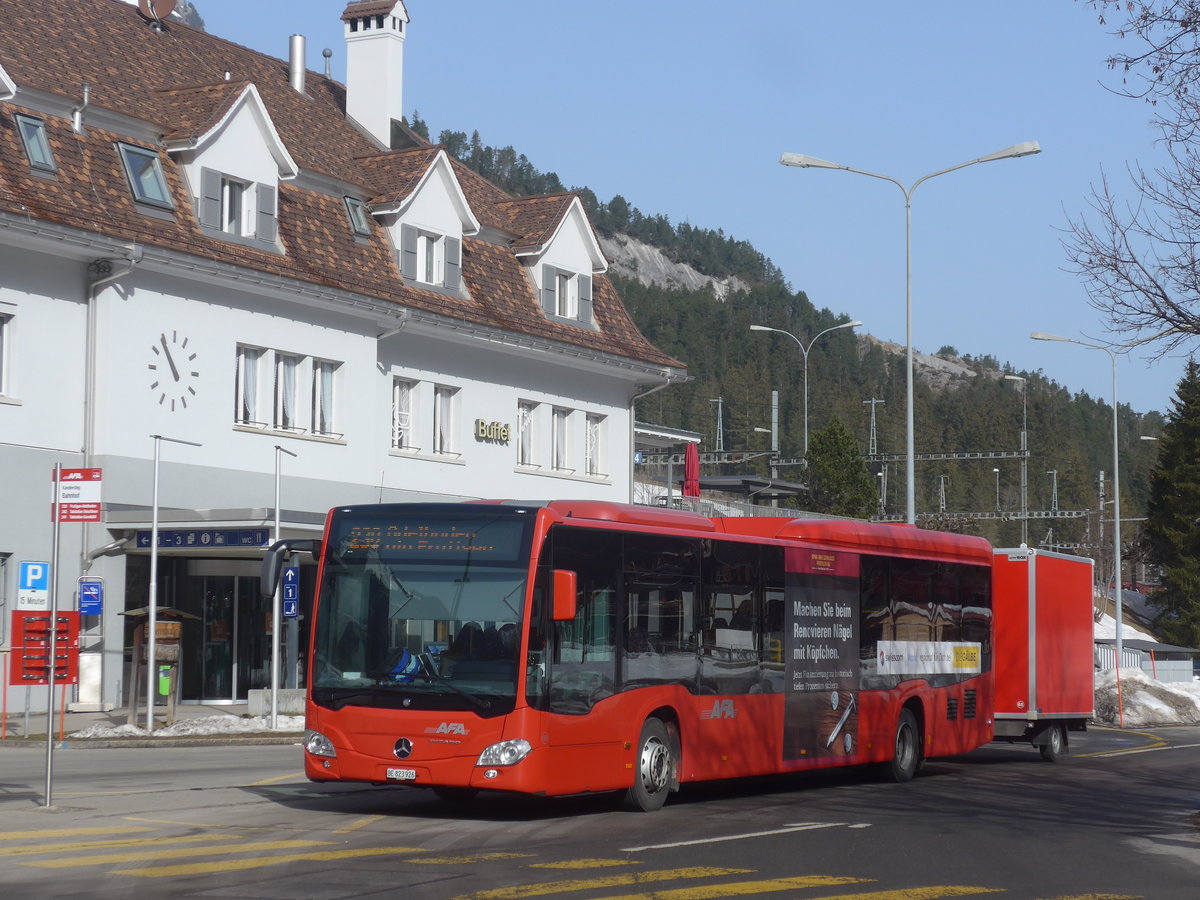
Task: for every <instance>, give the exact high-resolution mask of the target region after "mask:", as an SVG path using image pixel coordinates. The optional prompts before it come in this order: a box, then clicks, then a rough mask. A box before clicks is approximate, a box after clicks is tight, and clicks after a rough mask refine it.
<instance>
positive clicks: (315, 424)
mask: <svg viewBox="0 0 1200 900" xmlns="http://www.w3.org/2000/svg"><path fill="white" fill-rule="evenodd" d="M337 368H338V366H337V363H332V362H328V361H327V360H321V359H314V360H313V365H312V433H313V434H320V435H325V436H326V437H329V436H334V435H335V434H336V432H334V430H333V375H334V373H335V372H336V371H337ZM337 436H338V437H340V435H337Z"/></svg>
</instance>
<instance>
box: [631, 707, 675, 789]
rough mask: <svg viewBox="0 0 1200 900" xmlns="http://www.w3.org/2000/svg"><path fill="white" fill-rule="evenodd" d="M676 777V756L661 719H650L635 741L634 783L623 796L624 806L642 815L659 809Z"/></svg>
mask: <svg viewBox="0 0 1200 900" xmlns="http://www.w3.org/2000/svg"><path fill="white" fill-rule="evenodd" d="M674 777H675V755H674V753H673V752H672V751H671V741H670V738H669V736H668V735H667V727H666V726H665V725H664V724H663V723H662V720H661V719H655V718H649V719H647V720H646V722H645V724H644V725H642V734H641V736H640V737H639V738H638V749H637V759H636V763H635V766H634V773H633V784H632V785H630V787H629V790H628V792H627V793H626V795H625V806H626V807H627V808H629V809H632V810H640V811H641V812H654V811H655V810H657V809H662V805H663V804H664V803H666V802H667V794H668V793H669V792H670V790H671V782H672V780H673V779H674Z"/></svg>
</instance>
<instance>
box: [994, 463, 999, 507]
mask: <svg viewBox="0 0 1200 900" xmlns="http://www.w3.org/2000/svg"><path fill="white" fill-rule="evenodd" d="M992 474H993V475H995V476H996V512H1000V470H999V469H992Z"/></svg>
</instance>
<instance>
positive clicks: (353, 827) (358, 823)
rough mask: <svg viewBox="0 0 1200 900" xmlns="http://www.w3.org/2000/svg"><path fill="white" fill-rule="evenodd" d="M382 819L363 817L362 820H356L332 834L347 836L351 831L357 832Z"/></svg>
mask: <svg viewBox="0 0 1200 900" xmlns="http://www.w3.org/2000/svg"><path fill="white" fill-rule="evenodd" d="M382 818H383V816H365V817H364V818H361V819H356V820H355V821H353V822H351V823H350V824H349V825H347V826H346V827H345V828H339V829H338V830H337V831H335V832H334V834H349V833H350V832H352V831H358V829H360V828H365V827H366V826H368V825H372V824H374V823H375V822H378V821H379V820H380V819H382Z"/></svg>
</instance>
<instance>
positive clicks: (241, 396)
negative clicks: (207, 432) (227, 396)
mask: <svg viewBox="0 0 1200 900" xmlns="http://www.w3.org/2000/svg"><path fill="white" fill-rule="evenodd" d="M262 354H263V352H262V350H260V349H259V348H257V347H238V349H237V376H236V378H237V380H236V389H235V397H234V408H233V420H234V422H236V423H237V424H239V425H255V426H259V427H261V426H263V425H264V424H266V423H264V422H261V421H260V420H259V418H258V366H259V361H260V360H261V359H262Z"/></svg>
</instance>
